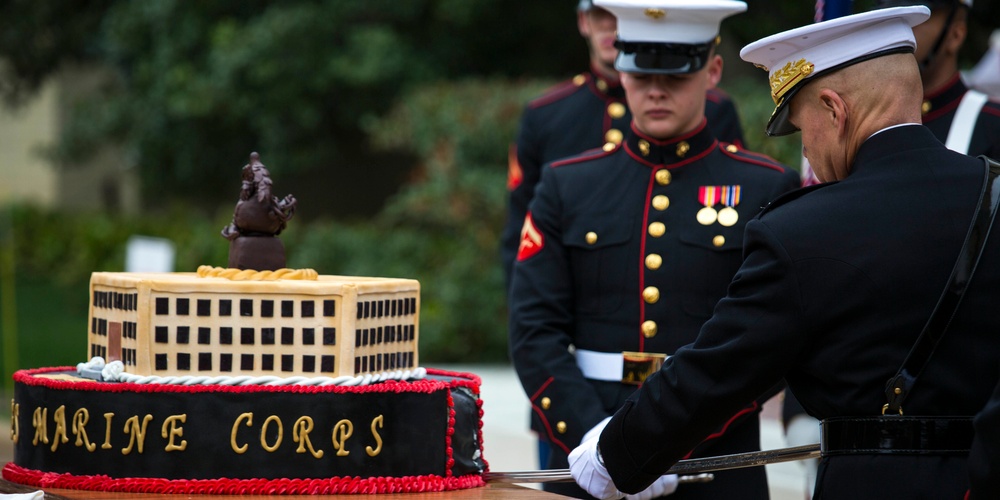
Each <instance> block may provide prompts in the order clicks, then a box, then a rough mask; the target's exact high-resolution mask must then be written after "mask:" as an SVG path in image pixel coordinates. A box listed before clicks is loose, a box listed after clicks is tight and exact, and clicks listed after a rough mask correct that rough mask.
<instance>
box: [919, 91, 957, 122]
mask: <svg viewBox="0 0 1000 500" xmlns="http://www.w3.org/2000/svg"><path fill="white" fill-rule="evenodd" d="M962 96H963V97H964V96H965V94H962ZM961 103H962V99H961V98H959V99H955V100H954V101H951V102H949V103H948V104H946V105H944V106H942V107H940V108H937V109H935V110H931V111H930V112H929V113H927V114H925V115H924V116H923V117H922V118H921V121H922V122H923V123H927V122H930V121H934V120H937V119H938V118H940V117H941V116H943V115H945V114H948V113H950V112H952V111H954V110H955V109H957V108H958V105H959V104H961Z"/></svg>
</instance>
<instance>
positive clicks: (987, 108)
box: [982, 99, 1000, 116]
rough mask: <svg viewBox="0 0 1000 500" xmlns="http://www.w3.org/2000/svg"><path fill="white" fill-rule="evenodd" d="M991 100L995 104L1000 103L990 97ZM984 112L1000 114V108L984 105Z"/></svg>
mask: <svg viewBox="0 0 1000 500" xmlns="http://www.w3.org/2000/svg"><path fill="white" fill-rule="evenodd" d="M990 102H992V103H993V104H1000V103H998V102H997V101H994V100H992V99H990ZM982 112H983V113H989V114H991V115H993V116H1000V108H994V107H992V106H983V109H982Z"/></svg>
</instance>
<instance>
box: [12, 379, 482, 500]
mask: <svg viewBox="0 0 1000 500" xmlns="http://www.w3.org/2000/svg"><path fill="white" fill-rule="evenodd" d="M74 369H75V368H73V367H66V366H64V367H49V368H38V369H34V370H19V371H17V372H15V373H14V380H15V381H16V382H18V383H22V384H25V385H36V386H44V387H48V388H50V389H55V390H74V391H94V392H123V391H125V390H126V389H127V391H128V392H154V393H155V392H167V393H171V392H174V393H183V392H304V393H318V392H335V393H339V392H345V393H368V392H394V393H403V392H417V393H432V392H436V391H439V390H444V389H447V390H449V394H448V411H449V418H448V431H447V435H446V437H445V446H446V450H447V451H446V453H447V456H448V460H447V464H446V468H445V470H446V474H445V476H444V477H441V476H437V475H426V476H406V477H398V478H396V477H372V478H360V477H330V478H321V479H226V478H221V479H197V480H195V479H162V478H112V477H109V476H104V475H96V476H77V475H73V474H68V473H67V474H61V473H54V472H42V471H38V470H33V469H25V468H23V467H20V466H18V465H15V464H14V463H13V462H10V463H8V464H7V465H6V466H4V468H3V478H4V479H7V480H8V481H12V482H15V483H19V484H24V485H28V486H35V487H40V488H66V489H77V490H92V491H119V492H128V493H172V494H228V495H234V494H235V495H246V494H258V495H319V494H325V495H330V494H350V493H356V494H375V493H416V492H425V491H449V490H457V489H466V488H475V487H479V486H484V485H485V484H486V483H485V482H484V481H483V478H482V477H481V476H480V475H479V474H467V475H465V476H460V477H455V476H454V474H453V472H452V471H453V468H454V465H455V460H454V458H453V454H454V449H453V448H452V444H451V436H452V435H454V434H455V401H454V399H453V398H452V396H451V392H450V391H451V390H452V389H455V388H459V387H462V388H466V389H468V390H470V391H472V392H473V393H474V394H476V395H479V393H480V387H481V385H482V379H480V378H479V376H478V375H475V374H472V373H458V372H449V371H445V370H439V369H434V368H427V369H426V370H427V374H428V375H437V376H448V377H457V378H456V379H455V380H450V381H441V380H429V379H423V380H416V381H412V382H398V381H387V382H382V383H379V384H373V385H368V386H359V387H358V386H355V387H340V386H333V387H329V386H328V387H316V386H218V385H210V386H179V385H153V384H130V383H102V382H91V381H82V382H71V381H65V380H52V379H46V378H40V377H36V376H35V375H39V374H45V373H52V372H64V371H72V370H74ZM482 403H483V402H482V400H481V399H478V400H477V402H476V405H477V406H478V408H479V417H480V418H479V424H478V425H479V429H478V437H479V443H480V444H479V447H480V453H482V442H483V432H482V425H483V421H482V416H483V409H482ZM484 463H486V462H485V460H484ZM487 470H488V464H487Z"/></svg>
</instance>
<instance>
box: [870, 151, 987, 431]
mask: <svg viewBox="0 0 1000 500" xmlns="http://www.w3.org/2000/svg"><path fill="white" fill-rule="evenodd" d="M979 158H981V159H982V160H983V161H984V162H985V163H986V174H985V179H984V180H983V190H982V192H981V193H980V195H979V205H978V208H977V209H976V214H975V216H974V217H973V219H972V225H971V226H970V227H969V232H968V234H967V235H966V237H965V243H964V244H962V250H961V252H960V253H959V254H958V261H957V262H955V267H954V268H953V269H952V271H951V277H950V278H949V279H948V284H947V286H945V289H944V293H942V294H941V298H940V299H938V303H937V305H936V306H935V307H934V311H933V312H931V316H930V318H929V319H928V320H927V324H926V325H924V329H923V331H921V332H920V336H919V337H917V341H916V342H915V343H914V344H913V348H911V349H910V353H909V354H908V355H907V356H906V360H905V361H903V366H901V367H900V368H899V371H897V372H896V376H894V377H893V378H891V379H889V382H888V383H887V384H886V388H885V396H886V399H888V401H889V402H888V403H886V405H885V406H883V407H882V413H883V414H885V413H886V412H889V413H890V414H895V413H899V414H900V415H902V414H903V400H904V399H906V397H907V396H908V395H909V393H910V391H911V390H912V389H913V384H914V383H916V381H917V378H918V377H919V376H920V372H922V371H923V369H924V367H925V366H926V365H927V361H929V360H930V357H931V355H933V354H934V349H936V348H937V346H938V343H939V342H940V341H941V338H942V337H944V333H945V331H946V330H947V329H948V325H949V324H950V323H951V320H952V318H953V317H954V316H955V311H956V310H958V305H959V304H960V303H961V302H962V297H963V296H964V295H965V290H966V288H967V287H968V286H969V282H970V281H971V280H972V275H973V273H975V271H976V265H977V264H978V263H979V258H980V256H982V254H983V248H984V247H985V246H986V240H987V238H988V237H989V234H990V227H991V226H992V225H993V219H994V218H995V216H996V212H997V205H998V201H1000V163H997V162H995V161H993V160H990V159H989V158H987V157H985V156H980V157H979Z"/></svg>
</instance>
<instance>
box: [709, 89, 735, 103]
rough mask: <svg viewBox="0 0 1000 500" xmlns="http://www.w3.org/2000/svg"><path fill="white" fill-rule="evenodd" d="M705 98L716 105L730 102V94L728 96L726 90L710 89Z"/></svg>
mask: <svg viewBox="0 0 1000 500" xmlns="http://www.w3.org/2000/svg"><path fill="white" fill-rule="evenodd" d="M705 98H706V99H708V100H709V101H712V102H714V103H720V102H722V101H728V100H730V99H729V94H727V93H726V91H725V90H722V89H720V88H718V87H715V88H711V89H708V90H707V91H706V92H705Z"/></svg>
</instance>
